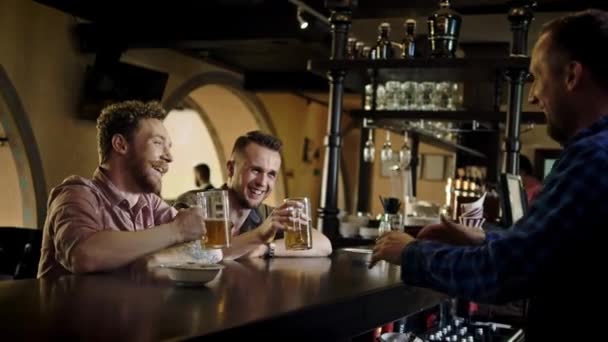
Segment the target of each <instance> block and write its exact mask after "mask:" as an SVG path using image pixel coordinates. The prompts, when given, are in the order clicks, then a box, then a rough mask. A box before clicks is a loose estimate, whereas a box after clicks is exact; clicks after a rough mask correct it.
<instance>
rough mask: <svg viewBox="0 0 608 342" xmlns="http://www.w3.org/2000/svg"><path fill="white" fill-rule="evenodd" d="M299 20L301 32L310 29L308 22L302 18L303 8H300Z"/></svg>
mask: <svg viewBox="0 0 608 342" xmlns="http://www.w3.org/2000/svg"><path fill="white" fill-rule="evenodd" d="M296 16H297V18H298V22H299V23H300V29H301V30H305V29H306V28H307V27H308V21H306V20H304V18H302V8H301V7H298V12H297V15H296Z"/></svg>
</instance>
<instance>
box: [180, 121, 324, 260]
mask: <svg viewBox="0 0 608 342" xmlns="http://www.w3.org/2000/svg"><path fill="white" fill-rule="evenodd" d="M281 146H282V142H281V141H280V140H279V139H278V138H276V137H274V136H272V135H268V134H265V133H262V132H259V131H252V132H248V133H247V134H245V135H243V136H240V137H238V138H237V140H236V142H235V143H234V147H233V148H232V156H231V158H230V160H229V161H228V162H227V165H226V166H227V170H228V182H227V183H226V184H224V186H223V187H222V188H223V189H225V190H228V196H229V201H230V221H231V222H232V224H233V226H232V232H231V233H232V236H233V238H232V242H231V246H230V247H229V248H225V249H224V250H223V255H224V257H225V258H228V259H236V258H240V257H244V256H246V257H261V256H327V255H329V254H331V252H332V247H331V243H330V242H329V239H327V237H325V235H323V234H322V233H320V232H319V231H317V230H316V229H312V246H313V247H312V249H310V250H304V251H291V250H287V249H285V244H284V243H274V242H273V241H274V240H275V239H282V236H283V232H282V230H283V229H284V228H285V226H284V224H285V223H287V222H288V221H289V220H290V218H291V217H292V211H291V210H292V206H293V205H294V204H293V203H284V204H283V205H281V206H280V207H278V208H272V207H270V206H268V205H266V204H264V203H262V202H263V201H264V200H265V199H266V198H267V197H268V196H269V195H270V193H271V192H272V190H273V188H274V185H275V183H276V180H277V177H278V174H279V169H280V168H281V155H280V151H281ZM201 191H203V190H200V189H197V190H193V191H189V192H187V193H185V194H182V195H181V196H179V197H178V199H177V201H176V202H175V207H176V208H188V207H191V206H192V205H194V204H195V203H196V202H195V197H196V193H198V192H201ZM207 253H211V254H213V253H215V255H216V258H221V255H219V252H214V251H208V252H207ZM218 255H219V256H218Z"/></svg>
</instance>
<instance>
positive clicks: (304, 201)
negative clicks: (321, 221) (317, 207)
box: [283, 197, 312, 250]
mask: <svg viewBox="0 0 608 342" xmlns="http://www.w3.org/2000/svg"><path fill="white" fill-rule="evenodd" d="M283 202H284V203H288V202H292V203H299V204H300V206H297V205H294V206H292V207H291V209H292V211H291V213H292V220H291V221H290V222H289V223H288V224H287V225H286V227H285V249H289V250H305V249H311V248H312V231H311V229H312V228H311V226H310V223H311V217H310V201H309V200H308V198H307V197H298V198H286V199H285V200H284V201H283Z"/></svg>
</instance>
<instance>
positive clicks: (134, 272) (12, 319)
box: [0, 250, 443, 341]
mask: <svg viewBox="0 0 608 342" xmlns="http://www.w3.org/2000/svg"><path fill="white" fill-rule="evenodd" d="M368 258H369V255H365V254H359V253H352V252H346V251H340V250H338V251H335V252H334V254H333V255H332V256H331V257H330V258H275V259H270V260H262V259H259V260H246V261H240V262H228V261H227V262H224V264H225V266H226V267H225V268H224V269H223V270H222V271H221V273H220V274H219V275H218V276H217V277H216V278H215V279H214V280H213V281H212V282H210V283H207V284H206V285H204V286H199V287H183V286H178V285H176V284H175V283H174V282H172V281H171V280H170V279H168V277H167V275H166V271H167V270H166V269H164V268H157V267H154V268H151V267H143V266H132V267H129V268H126V269H124V270H120V271H117V272H113V273H106V274H93V275H68V276H63V277H60V278H57V279H41V280H18V281H2V282H0V338H1V339H2V340H5V341H12V340H55V341H59V340H87V341H96V340H103V341H119V340H120V341H122V340H128V341H150V340H187V339H196V338H201V339H203V340H205V341H208V340H211V341H213V340H224V341H228V340H230V341H232V340H235V341H245V340H247V341H248V340H253V339H254V337H255V340H258V338H261V339H262V340H264V341H269V340H284V341H294V340H315V341H320V340H324V341H325V340H327V341H336V340H343V339H347V338H349V337H351V336H356V335H358V334H360V333H363V332H365V331H369V330H371V329H373V328H374V327H377V326H379V325H381V324H383V323H386V322H389V321H392V320H395V319H398V318H400V317H403V316H406V315H409V314H411V313H415V312H418V311H420V310H422V309H425V308H428V307H431V306H433V305H435V304H437V303H439V301H440V300H441V299H442V298H443V296H441V295H439V294H437V293H435V292H432V291H429V290H424V289H420V288H413V287H408V286H405V285H403V283H402V282H401V279H400V268H399V267H396V266H392V265H388V264H386V263H384V262H381V263H380V264H378V265H376V267H375V268H373V269H371V270H368V269H367V263H366V262H367V260H368ZM232 338H236V339H232Z"/></svg>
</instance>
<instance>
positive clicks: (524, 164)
mask: <svg viewBox="0 0 608 342" xmlns="http://www.w3.org/2000/svg"><path fill="white" fill-rule="evenodd" d="M519 171H520V172H521V171H524V172H525V173H526V174H528V175H531V176H532V175H534V168H532V162H531V161H530V159H528V157H526V156H525V155H523V154H520V155H519Z"/></svg>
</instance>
